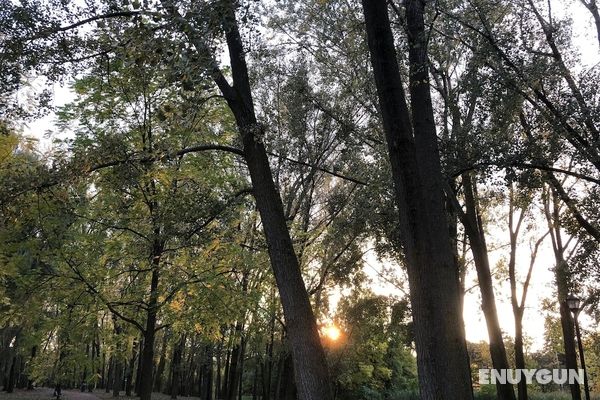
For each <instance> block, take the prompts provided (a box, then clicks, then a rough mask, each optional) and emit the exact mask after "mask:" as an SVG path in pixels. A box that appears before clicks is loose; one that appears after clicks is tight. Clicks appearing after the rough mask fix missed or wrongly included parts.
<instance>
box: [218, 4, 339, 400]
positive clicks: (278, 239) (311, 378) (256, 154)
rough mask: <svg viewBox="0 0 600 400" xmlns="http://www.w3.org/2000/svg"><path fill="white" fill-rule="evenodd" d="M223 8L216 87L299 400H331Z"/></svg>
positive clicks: (230, 14)
mask: <svg viewBox="0 0 600 400" xmlns="http://www.w3.org/2000/svg"><path fill="white" fill-rule="evenodd" d="M223 5H224V27H225V31H226V40H227V47H228V50H229V58H230V60H231V73H232V77H233V87H231V86H229V85H227V84H226V83H224V82H223V81H219V82H217V83H218V84H219V86H220V88H221V90H222V91H223V92H224V93H223V95H224V97H225V99H226V101H227V103H228V105H229V107H230V108H231V110H232V112H233V115H234V117H235V121H236V125H237V128H238V131H239V133H240V135H241V139H242V144H243V152H244V159H245V160H246V164H247V166H248V171H249V172H250V178H251V181H252V187H253V194H254V198H255V200H256V205H257V208H258V211H259V214H260V217H261V221H262V224H263V229H264V233H265V238H266V241H267V247H268V253H269V257H270V260H271V267H272V269H273V274H274V276H275V281H276V282H277V288H278V289H279V295H280V300H281V304H282V306H283V312H284V317H285V321H286V325H287V329H288V332H289V340H290V343H291V347H292V354H293V361H294V372H295V380H296V383H297V386H298V395H299V398H300V399H301V400H330V399H331V398H332V394H331V387H330V385H329V376H328V371H327V362H326V359H325V352H324V350H323V347H322V345H321V340H320V336H319V331H318V328H317V323H316V319H315V316H314V314H313V310H312V307H311V304H310V300H309V296H308V293H307V291H306V286H305V284H304V281H303V279H302V274H301V271H300V265H299V263H298V258H297V257H296V254H295V251H294V246H293V244H292V239H291V237H290V233H289V230H288V227H287V224H286V219H285V214H284V211H283V205H282V202H281V197H280V195H279V192H278V191H277V188H276V187H275V182H274V181H273V176H272V173H271V168H270V165H269V159H268V157H267V152H266V149H265V145H264V143H263V142H262V137H263V136H264V133H265V132H264V129H265V128H264V126H263V125H261V124H259V123H258V121H257V119H256V115H255V111H254V104H253V99H252V91H251V89H250V79H249V76H248V69H247V65H246V60H245V52H244V48H243V44H242V38H241V36H240V33H239V29H238V25H237V21H236V16H235V5H234V2H233V1H231V0H224V1H223Z"/></svg>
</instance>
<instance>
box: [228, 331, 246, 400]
mask: <svg viewBox="0 0 600 400" xmlns="http://www.w3.org/2000/svg"><path fill="white" fill-rule="evenodd" d="M238 338H239V339H238ZM237 340H239V342H236V343H235V345H234V346H233V349H232V351H231V361H230V363H229V371H228V372H229V378H228V379H227V382H228V383H227V392H226V396H225V399H226V400H235V398H236V397H237V394H238V386H239V382H240V380H239V375H240V364H241V357H242V352H241V341H242V340H243V339H242V323H241V321H238V322H237V323H236V325H235V330H234V335H233V341H234V342H235V341H237Z"/></svg>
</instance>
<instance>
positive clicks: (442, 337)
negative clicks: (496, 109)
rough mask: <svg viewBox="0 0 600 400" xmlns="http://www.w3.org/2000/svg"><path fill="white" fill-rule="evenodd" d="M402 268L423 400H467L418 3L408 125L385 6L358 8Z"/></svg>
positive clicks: (376, 0)
mask: <svg viewBox="0 0 600 400" xmlns="http://www.w3.org/2000/svg"><path fill="white" fill-rule="evenodd" d="M362 3H363V10H364V14H365V23H366V28H367V39H368V45H369V50H370V54H371V63H372V65H373V73H374V77H375V83H376V86H377V94H378V97H379V104H380V109H381V114H382V120H383V126H384V131H385V135H386V141H387V145H388V152H389V158H390V163H391V167H392V177H393V180H394V189H395V194H396V203H397V205H398V208H399V212H400V233H401V240H402V245H403V247H404V253H405V256H406V261H407V272H408V276H409V286H410V297H411V304H412V311H413V321H414V327H415V344H416V350H417V362H418V371H419V386H420V392H421V398H422V399H424V400H429V399H444V400H454V399H456V400H468V399H472V398H473V392H472V388H471V375H470V367H469V361H468V355H467V349H466V343H465V336H464V326H463V322H462V315H461V306H460V286H459V279H458V268H457V265H456V261H455V259H454V256H453V253H452V248H451V244H450V237H449V229H448V224H447V221H446V214H445V208H444V198H443V181H442V179H443V177H442V174H441V166H440V160H439V153H438V148H437V137H436V132H435V125H434V118H433V108H432V104H431V94H430V92H429V83H428V82H429V77H428V68H427V44H426V37H425V35H426V32H425V28H424V20H423V12H424V3H423V2H422V1H411V0H409V1H407V2H406V19H407V22H408V33H409V40H410V43H409V45H410V51H409V61H410V70H411V78H410V88H411V90H410V92H411V106H412V110H413V113H412V124H414V136H413V126H412V124H411V115H410V114H409V111H408V107H407V104H406V100H405V96H404V89H403V87H402V80H401V77H400V71H399V67H398V63H397V60H396V51H395V46H394V39H393V34H392V31H391V28H390V21H389V16H388V10H387V2H386V1H385V0H363V2H362Z"/></svg>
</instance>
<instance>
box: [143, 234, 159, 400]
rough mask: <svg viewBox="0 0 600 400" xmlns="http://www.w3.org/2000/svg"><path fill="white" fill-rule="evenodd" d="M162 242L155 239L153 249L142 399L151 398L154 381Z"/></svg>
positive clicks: (149, 399) (145, 332)
mask: <svg viewBox="0 0 600 400" xmlns="http://www.w3.org/2000/svg"><path fill="white" fill-rule="evenodd" d="M162 247H163V246H162V244H161V243H160V241H159V240H158V239H156V240H155V242H154V245H153V251H152V259H151V264H152V278H151V282H150V297H149V300H148V311H147V313H146V327H145V329H144V332H143V333H144V348H143V350H142V357H141V360H140V361H141V363H142V365H141V373H140V387H139V392H138V394H139V396H140V400H151V397H152V385H153V383H154V379H153V376H152V374H153V372H154V339H155V337H156V319H157V314H158V282H159V277H160V271H159V267H160V257H161V255H162Z"/></svg>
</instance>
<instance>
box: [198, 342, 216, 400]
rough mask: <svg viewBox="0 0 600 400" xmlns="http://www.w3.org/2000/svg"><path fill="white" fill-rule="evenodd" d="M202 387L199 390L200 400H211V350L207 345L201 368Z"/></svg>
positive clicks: (210, 346)
mask: <svg viewBox="0 0 600 400" xmlns="http://www.w3.org/2000/svg"><path fill="white" fill-rule="evenodd" d="M201 373H202V386H201V388H200V400H212V392H213V390H212V388H213V385H212V381H213V348H212V345H207V346H206V349H205V355H204V361H203V363H202V368H201Z"/></svg>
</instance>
